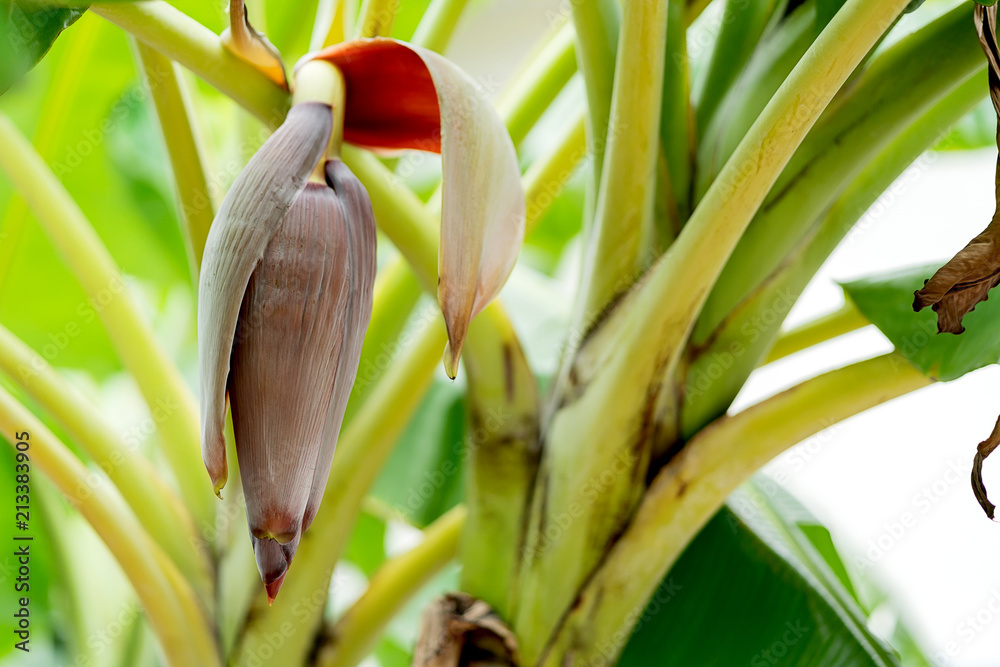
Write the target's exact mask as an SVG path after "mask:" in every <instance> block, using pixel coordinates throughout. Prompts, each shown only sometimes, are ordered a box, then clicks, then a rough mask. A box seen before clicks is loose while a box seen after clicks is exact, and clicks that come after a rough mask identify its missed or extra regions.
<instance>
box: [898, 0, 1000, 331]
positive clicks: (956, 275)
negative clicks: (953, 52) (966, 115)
mask: <svg viewBox="0 0 1000 667" xmlns="http://www.w3.org/2000/svg"><path fill="white" fill-rule="evenodd" d="M974 17H975V24H976V33H977V34H978V35H979V43H980V45H981V46H982V47H983V53H984V54H986V60H987V62H988V63H989V67H988V70H989V81H990V97H991V98H992V99H993V107H994V109H995V110H996V113H997V119H998V132H997V145H998V146H1000V48H998V46H997V35H996V30H997V8H996V6H992V7H984V6H982V5H978V4H977V5H976V8H975V13H974ZM995 187H996V202H997V208H996V212H995V213H994V214H993V221H992V222H990V225H989V227H987V228H986V229H985V230H983V232H982V233H981V234H979V236H977V237H976V238H974V239H972V241H970V242H969V244H968V245H966V246H965V247H964V248H962V250H961V251H959V253H958V254H957V255H955V256H954V257H953V258H952V259H951V261H949V262H948V263H947V264H945V265H944V266H942V267H941V268H940V269H938V271H937V272H936V273H935V274H934V275H933V276H932V277H931V279H930V280H928V281H926V282H925V283H924V287H923V288H922V289H919V290H917V291H916V292H914V299H913V310H916V311H919V310H921V309H923V308H926V307H927V306H931V307H932V308H933V310H934V312H935V313H937V316H938V332H939V333H940V332H948V333H954V334H960V333H962V332H963V331H965V327H963V326H962V318H963V317H964V316H965V315H966V314H967V313H970V312H972V311H973V310H974V309H975V307H976V304H978V303H979V302H980V301H985V300H986V299H987V298H988V297H989V291H990V290H991V289H993V288H994V287H996V285H997V283H1000V160H998V162H997V172H996V186H995Z"/></svg>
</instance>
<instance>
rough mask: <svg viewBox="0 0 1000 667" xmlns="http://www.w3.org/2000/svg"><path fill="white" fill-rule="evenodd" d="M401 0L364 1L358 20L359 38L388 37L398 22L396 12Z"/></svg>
mask: <svg viewBox="0 0 1000 667" xmlns="http://www.w3.org/2000/svg"><path fill="white" fill-rule="evenodd" d="M400 2H401V0H363V2H362V3H361V14H360V16H359V18H358V26H357V36H358V37H360V38H362V39H364V38H366V37H388V36H389V35H390V34H391V33H392V25H393V23H395V22H396V11H397V10H398V9H399V3H400Z"/></svg>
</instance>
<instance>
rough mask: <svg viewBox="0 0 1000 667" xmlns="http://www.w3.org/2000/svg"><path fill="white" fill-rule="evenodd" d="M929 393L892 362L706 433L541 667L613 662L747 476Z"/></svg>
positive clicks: (859, 366)
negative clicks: (878, 410)
mask: <svg viewBox="0 0 1000 667" xmlns="http://www.w3.org/2000/svg"><path fill="white" fill-rule="evenodd" d="M930 383H931V380H929V379H928V378H927V377H926V376H924V375H923V374H921V373H920V372H919V371H917V370H916V369H915V368H914V367H913V366H912V365H910V363H909V362H908V361H906V359H905V358H903V356H902V355H900V354H898V353H895V352H893V353H890V354H886V355H883V356H881V357H876V358H874V359H868V360H866V361H861V362H858V363H856V364H852V365H850V366H846V367H844V368H840V369H837V370H835V371H831V372H829V373H825V374H823V375H820V376H817V377H815V378H812V379H809V380H806V381H805V382H803V383H801V384H799V385H798V386H796V387H793V388H791V389H789V390H787V391H784V392H782V393H780V394H777V395H775V396H773V397H771V398H769V399H767V400H765V401H763V402H761V403H758V404H757V405H754V406H752V407H750V408H747V409H746V410H744V411H743V412H740V413H738V414H736V415H733V416H731V417H723V418H721V419H719V420H717V421H715V422H713V423H712V424H710V425H709V426H708V427H706V428H705V429H703V430H702V431H701V432H700V433H699V434H698V435H697V436H696V437H695V438H694V439H693V440H692V441H691V442H689V443H688V445H687V447H685V449H684V450H682V451H681V453H680V454H679V455H677V457H675V459H674V460H672V461H671V462H670V463H668V464H667V465H666V466H665V467H664V468H663V469H662V470H661V471H660V472H659V473H658V474H657V476H656V477H655V478H654V480H653V482H652V484H651V485H650V487H649V490H648V491H647V492H646V495H645V497H644V499H643V501H642V503H641V505H640V506H639V509H638V511H637V512H636V514H635V517H634V519H633V520H632V522H631V524H630V525H629V526H628V528H627V529H626V531H625V532H624V533H623V535H622V536H621V538H620V539H619V540H618V541H617V542H616V543H615V545H614V546H613V547H612V548H611V551H610V552H609V553H608V555H607V557H606V558H605V560H604V562H603V563H602V564H601V566H600V567H599V568H598V569H597V571H596V572H595V573H594V576H593V577H591V578H590V580H589V581H588V582H587V584H586V585H585V586H584V587H583V588H582V590H581V591H580V595H579V597H578V598H577V601H576V603H575V604H574V605H573V608H572V610H571V611H570V612H569V613H568V615H567V616H566V617H565V618H564V619H563V622H562V624H561V626H560V628H559V630H558V632H557V633H556V635H555V638H554V640H553V641H552V642H551V643H550V644H549V645H548V646H547V649H546V652H545V655H544V657H543V660H542V661H541V662H540V664H541V665H545V666H551V667H555V666H556V665H561V664H563V662H562V660H563V656H566V655H573V656H574V657H575V663H574V664H594V663H592V660H594V659H596V656H599V657H600V659H602V660H611V661H612V662H613V660H614V658H615V656H617V655H618V653H620V651H621V649H622V648H623V647H624V644H625V642H626V641H627V640H628V637H629V635H630V632H631V630H632V624H634V623H635V621H636V620H638V619H639V618H640V617H641V616H642V613H641V611H642V609H643V607H644V605H645V604H646V601H647V600H648V599H649V596H650V595H651V594H652V593H653V591H654V590H655V589H656V586H657V585H658V584H659V582H660V580H661V579H662V578H663V576H664V575H665V574H666V573H667V571H668V570H669V569H670V566H671V565H673V563H674V562H676V560H677V558H678V557H679V556H680V554H681V553H682V551H683V550H684V548H685V546H686V545H687V544H689V543H690V541H691V540H692V539H693V538H694V536H695V535H696V534H697V533H698V531H699V530H700V529H701V527H702V526H704V524H705V523H706V522H707V521H708V519H709V518H711V517H712V515H713V514H715V512H716V511H717V510H718V509H719V508H720V507H721V506H722V503H723V502H725V499H726V497H727V496H728V495H729V494H730V493H731V492H732V491H734V490H735V489H736V487H737V486H739V485H740V484H741V483H742V482H743V481H745V480H746V479H748V478H749V477H750V476H751V475H752V474H753V473H754V471H756V470H757V469H758V468H759V467H760V466H762V465H764V464H765V463H767V462H768V461H769V460H771V459H772V458H774V457H775V456H777V455H778V454H780V453H781V452H783V451H784V450H786V449H788V448H789V447H791V446H793V445H795V444H797V443H799V442H801V441H802V440H804V439H806V438H808V437H809V436H810V435H813V434H814V433H817V432H819V431H821V430H823V429H825V428H827V427H829V426H831V425H832V424H834V423H836V422H838V421H841V420H843V419H846V418H848V417H851V416H853V415H855V414H857V413H859V412H862V411H864V410H867V409H868V408H871V407H874V406H876V405H879V404H881V403H884V402H885V401H888V400H890V399H893V398H895V397H897V396H901V395H903V394H906V393H908V392H911V391H914V390H916V389H920V388H921V387H925V386H927V385H929V384H930ZM649 554H656V555H657V557H656V558H650V557H649ZM636 612H638V613H636ZM601 664H605V663H603V662H602V663H601Z"/></svg>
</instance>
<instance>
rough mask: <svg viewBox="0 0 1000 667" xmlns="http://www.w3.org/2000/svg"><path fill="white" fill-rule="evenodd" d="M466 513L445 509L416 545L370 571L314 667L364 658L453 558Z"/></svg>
mask: <svg viewBox="0 0 1000 667" xmlns="http://www.w3.org/2000/svg"><path fill="white" fill-rule="evenodd" d="M466 514H467V513H466V510H465V507H464V506H462V505H459V506H457V507H455V508H453V509H451V510H449V511H448V512H447V513H446V514H444V515H442V516H441V517H440V518H439V519H438V520H437V521H435V522H434V523H432V524H431V525H430V526H428V527H427V530H426V531H424V538H423V541H422V542H421V543H420V544H418V545H417V546H415V547H414V548H412V549H410V550H409V551H407V552H406V553H404V554H402V555H400V556H397V557H395V558H393V559H392V560H390V561H388V562H386V563H385V564H384V565H382V566H381V567H380V568H379V569H378V571H377V572H375V574H374V576H373V577H372V579H371V582H370V583H369V584H368V590H366V591H365V592H364V594H363V595H362V596H361V597H360V598H358V601H357V602H355V603H354V604H353V605H351V607H350V609H348V610H347V612H346V613H345V614H344V616H343V617H342V618H341V619H340V620H339V621H337V623H336V624H335V625H334V626H333V628H332V632H331V633H330V639H329V640H327V641H326V642H324V643H323V644H322V645H321V646H320V647H319V652H318V654H317V658H316V666H317V667H355V665H357V664H358V663H360V662H361V661H362V660H364V658H365V656H366V655H368V654H369V653H370V652H371V650H372V649H373V648H374V647H375V644H376V642H377V641H378V639H379V637H380V636H381V634H382V631H383V630H384V629H385V627H386V625H387V624H388V623H389V620H390V619H392V617H393V616H395V615H396V614H397V613H398V612H399V610H400V609H402V608H403V605H404V604H406V602H407V601H408V600H410V599H411V598H412V597H413V596H414V595H415V594H416V593H417V592H418V591H419V590H420V589H421V588H423V586H424V585H425V584H426V583H427V582H428V581H430V579H431V578H432V577H433V576H434V575H435V574H437V573H438V572H440V571H441V569H442V568H444V566H445V565H447V564H448V563H450V562H451V561H452V560H453V559H454V558H455V556H456V555H458V544H459V538H460V537H461V534H462V529H463V528H464V526H465V518H466Z"/></svg>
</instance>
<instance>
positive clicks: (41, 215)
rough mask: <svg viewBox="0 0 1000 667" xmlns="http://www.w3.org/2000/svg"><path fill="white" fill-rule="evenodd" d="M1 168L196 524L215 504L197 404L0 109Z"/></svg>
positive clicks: (88, 233)
mask: <svg viewBox="0 0 1000 667" xmlns="http://www.w3.org/2000/svg"><path fill="white" fill-rule="evenodd" d="M0 168H2V169H3V170H4V171H5V172H6V173H7V176H8V177H9V178H10V180H11V181H12V182H13V184H14V187H15V188H16V189H17V190H18V192H19V193H20V194H21V196H23V197H24V198H25V200H26V201H27V202H28V205H29V206H30V207H31V208H32V210H33V211H34V212H35V214H36V215H37V217H38V220H39V222H40V223H41V225H42V227H43V228H44V229H45V231H46V233H47V234H48V236H49V238H50V239H51V241H52V243H53V244H54V245H55V246H56V248H57V249H58V250H59V253H60V254H61V255H62V256H63V258H64V259H65V261H66V263H67V265H68V266H69V267H70V269H71V270H72V271H73V273H74V275H75V276H76V279H77V280H78V281H79V282H80V284H81V286H82V287H83V289H84V291H85V292H86V293H87V296H88V298H89V302H88V306H89V308H90V312H91V313H93V314H94V315H96V316H97V317H100V319H101V321H102V322H103V324H104V327H105V329H106V330H107V332H108V335H109V336H110V338H111V341H112V343H113V344H114V346H115V349H116V351H117V352H118V354H119V355H120V356H121V359H122V362H123V363H124V364H125V367H126V368H127V369H128V370H129V371H130V372H131V373H132V375H133V377H134V378H135V380H136V382H137V383H138V385H139V388H140V390H141V391H142V394H143V396H144V397H145V399H146V403H147V404H148V406H149V409H150V411H151V412H152V414H153V417H154V420H155V421H156V426H157V427H158V430H159V433H160V434H161V436H162V440H163V443H162V444H163V450H164V454H165V455H166V458H167V460H168V461H169V463H170V465H171V468H172V469H173V472H174V476H175V478H176V481H177V484H178V485H179V486H180V489H181V497H182V498H183V499H184V501H185V502H186V503H187V504H188V507H189V509H190V510H191V512H192V514H193V515H194V517H195V519H196V520H197V521H199V522H200V525H210V521H211V519H212V517H213V516H214V510H215V507H214V505H213V504H212V500H213V499H212V494H211V486H210V484H209V482H208V476H207V475H206V474H205V472H204V469H203V466H202V463H201V453H200V451H199V450H200V448H199V442H200V435H199V428H198V407H197V404H196V403H195V400H194V396H193V395H192V393H191V390H190V389H189V388H188V387H187V385H186V384H185V383H184V378H183V377H182V376H181V374H180V371H179V370H178V369H177V366H175V365H174V364H173V362H172V361H171V360H170V359H169V358H168V357H167V355H166V354H165V353H164V351H163V348H162V347H161V346H160V345H159V343H158V342H157V341H156V338H155V336H154V335H153V331H152V330H151V329H150V327H149V324H148V323H147V322H146V321H145V320H144V319H143V317H142V314H141V313H140V312H139V308H138V306H137V304H136V303H135V302H134V301H133V300H132V297H131V295H130V294H129V291H128V286H127V285H126V283H125V280H124V277H123V276H122V274H121V271H120V270H119V269H118V266H117V265H116V264H115V262H114V259H113V258H112V257H111V255H110V253H108V250H107V248H106V247H105V246H104V244H103V243H102V242H101V239H100V237H98V236H97V233H96V232H95V231H94V228H93V227H91V225H90V223H89V222H88V221H87V219H86V218H85V217H84V215H83V212H82V211H81V210H80V208H79V206H77V204H76V202H74V201H73V198H72V197H71V196H70V195H69V193H68V192H66V190H65V188H63V186H62V184H61V183H59V181H58V179H56V177H55V175H54V174H53V173H52V171H51V170H50V169H49V168H48V166H47V165H46V164H45V162H43V161H42V159H41V158H40V157H39V156H38V153H36V152H35V150H34V148H33V147H32V146H31V144H30V143H28V141H27V140H26V139H25V138H24V137H23V136H22V135H21V133H20V132H19V131H18V130H17V128H16V127H15V126H14V124H13V123H12V122H11V121H10V119H8V118H7V117H6V116H2V115H0Z"/></svg>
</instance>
